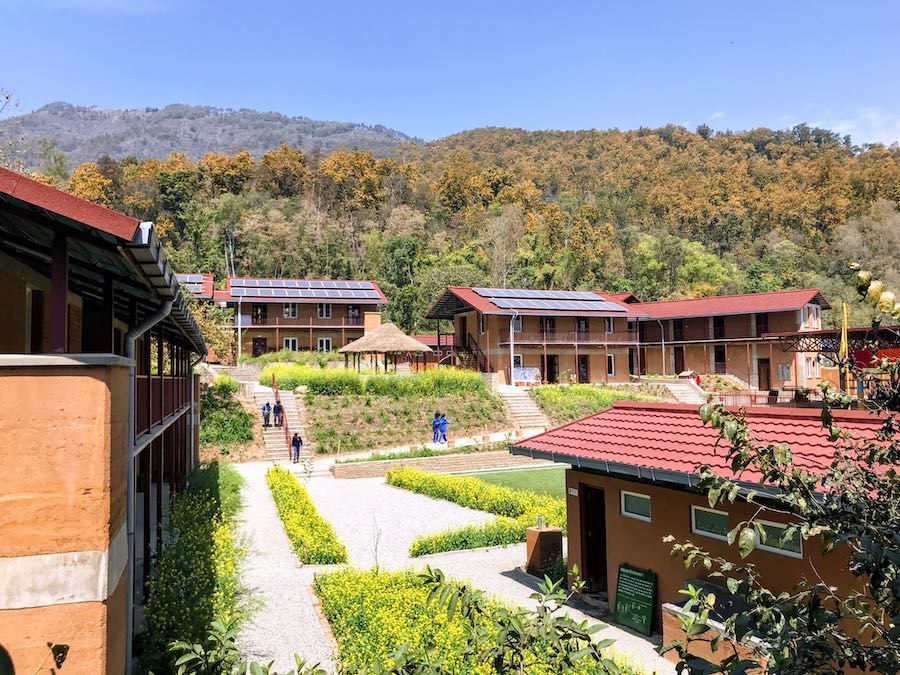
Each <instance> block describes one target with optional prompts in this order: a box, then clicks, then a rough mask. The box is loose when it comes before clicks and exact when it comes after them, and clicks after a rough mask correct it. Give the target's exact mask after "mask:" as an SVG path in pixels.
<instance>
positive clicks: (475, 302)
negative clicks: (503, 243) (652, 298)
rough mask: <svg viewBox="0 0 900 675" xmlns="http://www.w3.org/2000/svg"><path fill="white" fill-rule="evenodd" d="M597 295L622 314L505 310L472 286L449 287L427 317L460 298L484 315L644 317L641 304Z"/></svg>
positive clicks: (615, 297) (553, 310) (555, 310)
mask: <svg viewBox="0 0 900 675" xmlns="http://www.w3.org/2000/svg"><path fill="white" fill-rule="evenodd" d="M595 295H596V296H597V297H598V298H600V299H603V300H606V301H608V302H611V303H613V304H616V305H619V306H621V307H622V308H623V309H624V311H622V312H608V311H607V312H602V311H597V312H595V311H571V310H559V309H517V310H511V309H503V308H502V307H498V306H497V305H495V304H494V303H493V302H491V299H490V298H486V297H484V296H482V295H479V294H478V293H476V292H475V289H474V288H473V287H472V286H447V290H446V291H444V293H443V294H442V295H441V297H439V298H438V299H437V300H436V301H435V302H434V304H433V305H432V306H431V309H429V310H428V313H427V314H426V316H428V317H429V318H435V316H436V315H435V314H434V312H435V311H437V310H438V306H439V305H441V304H442V303H446V302H447V300H448V299H450V298H453V297H455V298H458V299H459V300H461V301H462V302H464V303H465V304H467V305H469V307H471V308H472V309H474V310H476V311H478V312H481V313H482V314H500V315H503V316H512V315H513V313H514V312H515V313H516V314H520V315H535V316H623V317H628V318H632V319H634V318H638V317H641V316H644V314H643V313H642V312H640V311H637V310H636V309H635V308H636V307H639V306H640V305H639V304H628V303H626V302H624V301H623V300H622V299H620V298H619V297H617V296H618V295H621V294H617V293H613V294H607V293H595Z"/></svg>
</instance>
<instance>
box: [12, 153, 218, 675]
mask: <svg viewBox="0 0 900 675" xmlns="http://www.w3.org/2000/svg"><path fill="white" fill-rule="evenodd" d="M0 315H2V317H3V329H2V330H0V437H2V439H3V443H2V444H0V473H2V476H3V480H2V481H0V504H2V508H0V663H2V662H3V660H6V661H7V662H10V663H11V664H12V668H13V669H14V670H15V672H21V673H31V672H36V671H37V669H38V667H39V665H40V664H41V663H42V662H43V661H44V659H45V657H46V656H47V652H48V647H47V644H48V643H52V644H57V645H67V646H68V655H67V657H66V660H65V664H64V666H63V671H62V672H65V673H72V674H73V675H74V674H76V673H83V674H88V673H90V674H92V675H95V674H96V673H116V674H121V673H122V672H125V671H126V665H127V664H129V663H130V658H129V657H130V655H131V653H132V637H133V635H134V633H135V632H136V631H137V630H139V629H140V626H141V604H142V601H143V598H144V589H145V581H146V580H147V576H148V573H149V567H150V566H149V563H150V560H151V559H152V557H153V556H154V554H155V553H156V552H158V551H159V550H160V547H161V546H162V545H163V528H162V525H163V523H164V521H165V520H166V517H167V513H168V509H169V503H170V500H171V498H172V497H173V495H175V494H176V493H177V492H179V491H180V490H182V489H183V488H184V487H185V482H186V477H187V474H188V472H189V471H190V469H191V468H192V467H193V466H194V464H195V463H196V461H197V446H198V434H199V428H198V420H199V418H198V399H199V391H198V389H199V383H198V380H197V378H196V377H195V376H194V374H193V366H194V364H195V363H196V362H197V361H198V360H199V359H200V358H201V357H202V356H203V354H205V352H206V346H205V344H204V341H203V336H202V335H201V333H200V331H199V329H198V327H197V324H196V323H195V322H194V320H193V318H192V316H191V314H190V311H189V310H188V308H187V306H186V304H185V302H184V300H183V298H182V297H181V295H180V289H179V285H178V282H177V281H176V279H175V276H174V274H173V271H172V269H171V268H170V266H169V263H168V260H167V257H166V254H165V251H163V249H162V247H161V245H160V242H159V240H158V239H157V237H156V234H155V232H154V230H153V225H152V223H141V222H138V221H137V220H135V219H133V218H129V217H127V216H125V215H122V214H120V213H116V212H113V211H110V210H108V209H105V208H103V207H101V206H97V205H95V204H92V203H90V202H87V201H84V200H82V199H78V198H76V197H73V196H71V195H69V194H66V193H64V192H62V191H60V190H57V189H55V188H52V187H48V186H47V185H44V184H42V183H39V182H37V181H34V180H31V179H30V178H27V177H25V176H22V175H20V174H18V173H14V172H12V171H8V170H6V169H0ZM46 666H47V664H45V667H46Z"/></svg>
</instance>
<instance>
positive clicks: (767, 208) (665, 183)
mask: <svg viewBox="0 0 900 675" xmlns="http://www.w3.org/2000/svg"><path fill="white" fill-rule="evenodd" d="M43 161H44V172H45V174H47V176H48V177H47V178H46V179H47V180H53V181H56V182H58V183H59V184H61V185H64V186H65V187H67V189H69V190H70V191H72V192H74V193H75V194H78V195H81V196H83V197H87V198H88V199H92V200H93V201H96V202H98V203H102V204H106V205H108V206H111V207H114V208H118V209H122V210H124V211H126V212H128V213H131V214H133V215H135V216H137V217H139V218H142V219H146V220H153V221H155V222H156V223H157V226H158V228H159V231H160V232H161V233H162V234H163V236H164V237H165V239H166V240H167V243H168V246H169V248H170V250H172V251H173V259H174V261H175V264H176V265H177V267H178V269H179V270H181V271H185V272H189V271H198V272H199V271H203V272H213V273H215V274H216V275H217V278H218V279H220V280H221V278H222V277H223V276H224V275H225V274H226V270H227V266H228V265H233V269H234V271H235V272H236V273H237V274H243V275H274V276H278V275H285V276H324V277H359V278H371V279H375V280H376V281H378V282H379V283H380V284H382V286H383V288H384V289H385V291H386V292H387V294H388V296H389V298H390V299H391V301H392V303H391V305H390V308H389V313H390V315H391V317H392V318H393V319H394V320H396V321H397V322H398V323H399V324H400V325H402V326H403V327H404V328H405V329H407V330H422V329H424V328H426V326H425V324H424V322H423V319H422V316H423V313H424V311H425V309H426V307H427V306H428V305H429V304H430V303H431V301H432V300H433V298H434V297H435V295H436V294H437V293H438V292H439V291H440V289H441V288H443V287H444V286H445V285H446V284H448V283H457V284H494V285H504V284H506V285H522V286H531V287H555V288H579V289H582V288H590V289H599V290H607V291H624V290H628V291H632V292H634V293H636V294H637V295H638V296H640V297H642V298H644V299H656V298H670V297H693V296H704V295H711V294H718V293H729V292H743V291H761V290H776V289H782V288H794V287H800V286H808V285H818V286H821V287H822V288H823V289H824V290H825V292H826V293H827V294H828V296H829V297H830V298H831V299H832V300H837V299H840V298H841V297H842V296H844V297H847V298H853V297H854V291H853V290H852V289H851V288H850V287H849V286H847V285H846V284H844V282H843V281H842V280H841V275H843V274H844V265H845V263H846V262H847V261H848V260H857V259H858V260H861V261H863V262H864V263H866V264H868V265H869V266H871V267H872V268H873V269H874V270H876V271H877V274H878V275H880V277H881V278H884V279H885V281H886V283H888V284H889V285H890V284H893V285H898V284H900V271H898V268H897V263H896V261H897V259H898V253H900V213H898V211H897V207H896V202H898V201H900V149H898V148H897V147H893V148H885V147H883V146H880V145H874V146H867V147H863V148H859V147H853V146H851V145H850V143H849V140H848V139H842V138H839V137H837V136H836V135H834V134H831V133H830V132H828V131H825V130H821V129H812V128H809V127H806V126H799V127H795V128H793V129H791V130H787V131H780V132H773V131H771V130H767V129H757V130H753V131H749V132H745V133H735V134H731V133H727V134H723V133H720V134H714V133H712V132H711V131H710V130H709V129H707V128H701V129H698V132H697V133H694V132H690V131H687V130H685V129H683V128H680V127H674V126H669V127H665V128H661V129H641V130H638V131H624V132H623V131H581V132H525V131H518V130H509V129H479V130H475V131H470V132H465V133H461V134H457V135H455V136H451V137H449V138H446V139H443V140H440V141H437V142H434V143H431V144H427V145H422V146H416V145H414V144H403V145H401V147H400V149H399V151H398V152H397V154H396V155H394V156H393V157H391V158H382V159H377V158H375V157H373V156H372V155H371V154H368V153H366V152H358V151H346V150H341V151H336V152H334V153H332V154H330V155H327V156H309V155H306V154H304V153H303V152H302V151H301V150H299V149H295V148H291V147H288V146H287V145H283V146H281V147H279V148H277V149H275V150H272V151H269V152H266V153H264V154H262V155H261V156H260V157H256V158H255V157H253V156H251V155H250V154H249V153H247V152H238V153H236V154H233V155H222V154H217V153H211V154H208V155H206V156H205V157H203V158H202V159H201V160H200V161H198V162H194V161H191V160H190V159H189V158H188V157H186V156H184V155H179V154H173V155H171V156H169V157H168V159H166V160H164V161H158V160H144V161H138V160H136V159H134V158H128V157H122V158H115V159H112V158H109V157H103V158H98V160H97V162H96V163H87V164H82V165H80V166H78V167H75V169H74V170H73V171H72V173H71V175H70V176H68V175H67V170H66V167H65V165H64V162H63V161H62V160H61V158H60V157H59V156H58V155H55V154H54V153H53V152H52V151H50V152H46V153H45V155H44V158H43ZM852 306H853V307H854V308H857V307H858V303H855V302H854V303H853V304H852ZM854 311H857V312H858V311H861V310H858V309H854ZM854 318H855V320H857V321H864V320H866V317H864V316H862V315H857V316H855V317H854Z"/></svg>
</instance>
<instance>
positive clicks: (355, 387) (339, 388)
mask: <svg viewBox="0 0 900 675" xmlns="http://www.w3.org/2000/svg"><path fill="white" fill-rule="evenodd" d="M272 375H275V386H276V387H278V388H279V389H282V390H293V389H296V388H297V387H299V386H301V385H305V386H306V387H307V390H308V391H309V392H310V393H313V394H361V393H363V388H364V385H363V379H362V376H361V375H359V374H357V373H354V372H352V371H349V370H344V369H343V368H335V369H333V370H332V369H322V368H310V367H309V366H301V365H284V364H278V365H274V366H269V367H268V368H264V369H263V371H262V372H261V373H260V374H259V383H260V384H262V385H263V386H267V387H268V386H271V384H272Z"/></svg>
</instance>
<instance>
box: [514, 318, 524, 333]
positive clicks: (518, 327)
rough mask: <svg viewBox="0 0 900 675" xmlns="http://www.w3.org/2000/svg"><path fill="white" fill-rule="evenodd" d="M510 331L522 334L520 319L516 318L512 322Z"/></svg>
mask: <svg viewBox="0 0 900 675" xmlns="http://www.w3.org/2000/svg"><path fill="white" fill-rule="evenodd" d="M512 329H513V333H521V332H522V317H521V316H517V317H516V318H515V319H513V320H512Z"/></svg>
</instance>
